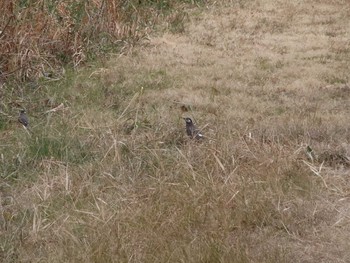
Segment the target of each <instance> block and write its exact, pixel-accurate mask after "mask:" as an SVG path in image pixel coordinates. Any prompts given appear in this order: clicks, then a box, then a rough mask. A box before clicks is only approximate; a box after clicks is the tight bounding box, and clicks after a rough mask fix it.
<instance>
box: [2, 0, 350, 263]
mask: <svg viewBox="0 0 350 263" xmlns="http://www.w3.org/2000/svg"><path fill="white" fill-rule="evenodd" d="M346 6H347V4H345V3H344V2H342V1H334V2H332V4H330V3H328V1H322V0H317V1H316V0H315V1H311V2H308V3H299V4H296V3H295V4H294V3H290V2H289V1H278V2H276V1H271V0H264V1H260V2H256V1H225V2H220V3H214V4H210V5H208V8H207V9H201V8H198V9H194V10H191V11H189V17H188V23H187V24H186V25H185V27H184V31H183V32H181V33H179V32H178V33H171V32H168V33H164V34H159V36H152V37H150V39H149V41H147V42H145V43H144V44H143V45H142V46H139V47H135V48H134V49H133V50H132V52H130V53H129V54H127V55H120V56H119V55H118V56H117V55H116V56H114V57H112V58H111V59H110V60H108V61H104V60H103V59H101V60H100V61H98V62H95V63H91V64H90V65H89V67H85V68H83V69H81V70H79V71H77V72H66V74H65V75H64V77H63V78H62V79H60V80H57V81H53V80H42V81H41V82H40V83H39V84H38V85H37V86H34V87H32V86H30V85H28V86H23V87H22V90H21V91H18V90H16V89H10V87H8V86H7V87H6V96H5V97H4V100H3V101H2V102H1V107H2V111H1V115H0V124H1V125H0V128H1V133H0V138H1V145H0V147H1V148H0V149H1V155H0V162H1V165H0V179H1V185H0V191H1V207H0V208H1V210H0V211H1V213H0V223H1V229H0V231H1V232H0V237H1V238H0V258H1V261H2V262H347V261H349V260H350V254H349V252H348V244H349V242H350V240H349V236H350V235H349V232H350V221H349V216H350V215H349V205H348V195H349V193H348V192H349V182H348V180H347V177H348V175H349V172H350V170H349V166H350V164H349V159H348V158H349V155H350V143H349V140H350V133H349V128H350V122H349V118H348V116H349V106H348V105H350V103H349V94H350V89H349V86H348V75H347V74H348V69H349V65H350V64H349V63H350V61H349V52H348V51H349V49H348V44H349V43H347V42H346V41H344V39H347V38H348V30H347V29H348V28H347V25H348V23H347V21H348V19H349V17H350V13H349V10H348V9H346ZM14 98H15V99H14ZM19 106H21V107H25V108H26V109H27V112H28V116H29V118H30V125H31V133H30V134H28V133H27V132H26V131H25V130H24V129H22V127H20V125H19V124H17V120H16V118H17V117H16V116H17V108H18V107H19ZM185 116H189V117H192V118H193V119H194V120H195V122H196V124H197V125H198V127H200V128H201V129H202V131H203V133H204V135H205V137H206V138H205V140H204V141H203V142H197V141H192V140H190V139H189V138H187V136H186V134H185V130H184V125H185V124H184V121H183V119H182V117H185ZM307 145H309V146H310V147H311V149H312V150H313V151H314V157H312V158H311V157H310V156H311V155H310V154H308V150H307V149H308V148H307Z"/></svg>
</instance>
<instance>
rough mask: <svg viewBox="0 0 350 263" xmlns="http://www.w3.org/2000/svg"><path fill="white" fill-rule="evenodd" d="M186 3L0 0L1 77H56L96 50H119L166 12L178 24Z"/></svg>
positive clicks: (141, 36)
mask: <svg viewBox="0 0 350 263" xmlns="http://www.w3.org/2000/svg"><path fill="white" fill-rule="evenodd" d="M185 2H186V1H166V0H154V1H132V0H127V1H121V0H94V1H83V0H80V1H72V0H66V1H51V0H36V1H18V0H9V1H7V0H2V1H0V10H1V15H0V24H1V25H2V26H1V28H0V30H1V31H0V54H1V61H0V63H1V64H0V70H1V78H2V81H4V80H6V79H8V78H10V77H11V78H12V79H14V78H15V79H17V80H20V81H25V80H35V79H37V78H39V77H43V76H44V77H53V76H52V75H56V77H57V75H58V76H59V75H61V74H62V72H61V71H62V68H63V67H64V66H66V65H67V64H68V65H71V66H73V67H74V68H75V67H77V66H79V65H81V64H83V63H84V62H86V61H87V60H89V59H94V58H96V57H98V55H99V54H100V55H101V54H105V53H106V52H107V53H108V52H111V51H114V52H118V51H119V52H120V51H121V49H122V48H123V47H125V45H132V44H134V43H136V42H137V41H138V40H140V39H142V38H144V37H146V36H147V34H148V33H149V32H150V31H151V30H152V29H153V27H154V26H155V25H156V24H157V23H158V22H159V21H160V20H162V19H164V18H166V17H168V18H169V21H170V23H175V25H176V24H178V23H180V24H181V22H182V20H183V15H182V11H181V10H182V7H183V5H182V4H183V3H185ZM192 2H193V3H196V2H200V1H192Z"/></svg>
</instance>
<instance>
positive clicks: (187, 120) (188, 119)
mask: <svg viewBox="0 0 350 263" xmlns="http://www.w3.org/2000/svg"><path fill="white" fill-rule="evenodd" d="M184 120H185V122H186V124H192V120H191V118H188V117H187V118H184Z"/></svg>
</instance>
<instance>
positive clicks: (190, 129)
mask: <svg viewBox="0 0 350 263" xmlns="http://www.w3.org/2000/svg"><path fill="white" fill-rule="evenodd" d="M184 120H185V121H186V133H187V135H188V136H190V137H191V139H193V138H196V139H197V140H199V139H202V138H204V136H203V134H201V133H200V130H198V129H197V128H196V126H195V125H194V124H193V121H192V120H191V118H184Z"/></svg>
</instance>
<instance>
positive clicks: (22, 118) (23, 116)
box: [18, 110, 29, 128]
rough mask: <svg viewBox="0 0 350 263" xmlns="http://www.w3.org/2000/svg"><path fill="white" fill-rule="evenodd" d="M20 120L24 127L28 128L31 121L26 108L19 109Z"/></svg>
mask: <svg viewBox="0 0 350 263" xmlns="http://www.w3.org/2000/svg"><path fill="white" fill-rule="evenodd" d="M18 121H19V122H20V123H21V124H22V125H23V126H24V128H28V125H29V121H28V117H27V114H26V111H25V110H20V111H19V117H18Z"/></svg>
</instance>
